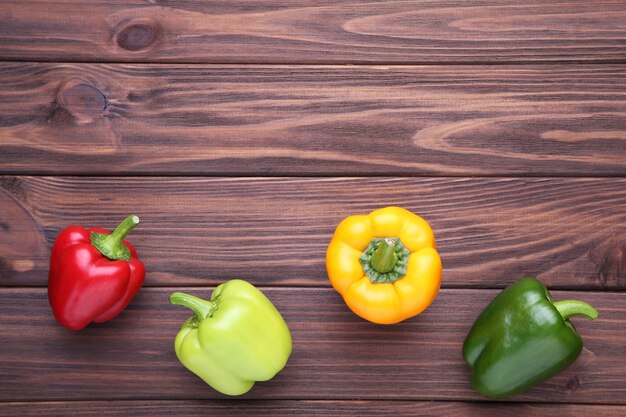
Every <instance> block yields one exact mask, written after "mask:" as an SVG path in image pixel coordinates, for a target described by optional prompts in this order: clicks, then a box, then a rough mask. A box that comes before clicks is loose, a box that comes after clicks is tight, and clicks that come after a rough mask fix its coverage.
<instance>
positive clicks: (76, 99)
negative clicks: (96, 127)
mask: <svg viewBox="0 0 626 417" xmlns="http://www.w3.org/2000/svg"><path fill="white" fill-rule="evenodd" d="M57 104H58V105H59V106H60V107H62V108H63V109H65V110H66V111H67V112H68V113H70V114H71V115H72V116H74V117H75V118H77V119H79V120H82V121H92V120H93V119H95V118H97V117H101V116H102V115H103V114H104V112H105V111H106V109H107V105H108V104H107V98H106V96H105V95H104V94H103V93H102V92H101V91H100V90H99V89H98V88H96V87H94V86H93V85H91V84H89V83H87V82H85V81H82V80H75V79H72V80H68V81H66V82H64V83H63V84H62V85H61V87H60V88H59V91H58V93H57Z"/></svg>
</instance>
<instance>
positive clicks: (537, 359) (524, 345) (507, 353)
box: [463, 278, 598, 397]
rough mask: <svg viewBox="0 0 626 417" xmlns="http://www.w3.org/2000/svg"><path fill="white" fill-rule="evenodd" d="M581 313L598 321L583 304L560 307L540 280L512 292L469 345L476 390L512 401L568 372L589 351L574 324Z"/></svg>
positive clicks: (466, 353)
mask: <svg viewBox="0 0 626 417" xmlns="http://www.w3.org/2000/svg"><path fill="white" fill-rule="evenodd" d="M576 314H579V315H583V316H586V317H588V318H590V319H595V318H596V317H597V316H598V312H597V311H596V310H595V309H594V308H593V307H591V306H590V305H589V304H587V303H584V302H582V301H576V300H564V301H558V302H554V301H553V300H552V296H551V294H550V292H549V291H548V290H547V288H546V287H545V286H544V285H543V284H542V283H541V282H539V281H538V280H536V279H535V278H524V279H522V280H519V281H517V282H516V283H514V284H512V285H510V286H509V287H507V288H506V289H505V290H504V291H502V292H501V293H500V294H498V295H497V296H496V297H495V298H494V299H493V301H492V302H491V303H490V304H489V305H488V306H487V308H485V310H484V311H483V312H482V313H481V314H480V316H479V317H478V319H476V322H475V323H474V325H473V326H472V328H471V330H470V332H469V334H468V336H467V338H466V339H465V343H464V344H463V358H464V359H465V362H466V363H467V364H468V365H469V367H470V368H471V370H472V376H471V381H470V383H471V385H472V387H473V388H474V389H475V390H476V391H478V392H479V393H481V394H483V395H485V396H488V397H508V396H511V395H514V394H518V393H520V392H523V391H526V390H527V389H529V388H530V387H532V386H533V385H536V384H538V383H540V382H542V381H545V380H546V379H548V378H550V377H552V376H553V375H556V374H557V373H559V372H561V371H562V370H564V369H565V368H567V367H568V366H569V365H570V364H571V363H572V362H574V361H575V360H576V358H577V357H578V355H579V354H580V352H581V350H582V346H583V342H582V339H581V337H580V335H579V334H578V332H576V330H575V329H574V326H572V324H571V323H570V322H569V320H568V318H569V317H570V316H572V315H576Z"/></svg>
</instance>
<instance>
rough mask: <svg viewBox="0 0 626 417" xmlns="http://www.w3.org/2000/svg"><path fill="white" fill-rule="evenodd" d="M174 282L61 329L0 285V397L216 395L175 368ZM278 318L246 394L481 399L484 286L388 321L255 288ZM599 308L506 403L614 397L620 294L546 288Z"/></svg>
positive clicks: (321, 291)
mask: <svg viewBox="0 0 626 417" xmlns="http://www.w3.org/2000/svg"><path fill="white" fill-rule="evenodd" d="M174 290H184V291H190V292H191V293H193V294H195V295H198V296H201V297H205V298H206V297H209V294H210V291H209V290H208V289H205V288H202V289H201V288H195V289H190V288H176V289H174V288H146V289H143V290H142V291H141V292H140V293H139V294H138V296H137V297H136V298H135V300H133V302H132V303H131V305H130V306H129V309H128V310H127V311H125V312H124V313H122V314H121V315H120V316H118V317H117V318H116V319H115V320H113V321H111V322H108V323H106V324H103V325H98V326H92V327H89V328H87V329H85V330H84V331H81V332H71V331H68V330H66V329H64V328H62V327H61V326H59V325H57V324H56V323H55V322H54V318H53V317H52V314H51V312H50V309H49V306H48V300H47V296H46V290H45V289H43V288H21V289H15V288H0V312H1V314H0V352H2V355H0V375H2V378H0V401H27V400H28V401H30V400H38V401H43V400H97V399H103V400H104V399H106V400H112V399H143V400H157V399H162V400H167V399H172V400H182V399H206V398H223V397H221V396H220V395H218V394H217V393H216V392H214V391H213V390H211V389H210V388H208V387H207V386H206V385H205V384H204V382H202V381H201V380H200V379H198V378H197V377H195V376H194V375H193V374H190V373H189V372H188V371H186V370H185V369H184V368H183V367H182V365H180V363H178V360H177V359H176V356H175V354H174V349H173V341H174V337H175V335H176V333H177V331H178V329H179V328H180V326H181V324H182V322H183V321H184V320H185V319H186V318H187V317H188V316H189V315H190V314H189V312H188V311H185V309H183V308H180V307H175V306H171V305H169V304H168V301H167V299H168V294H169V293H170V292H171V291H174ZM263 290H264V292H265V293H266V294H267V296H268V297H269V298H270V300H272V302H274V303H275V305H276V306H277V308H278V309H279V311H281V313H282V314H283V316H284V317H285V320H286V321H287V323H288V325H289V326H290V329H291V332H292V336H293V340H294V351H293V354H292V357H291V358H290V360H289V362H288V364H287V367H286V368H285V369H284V370H283V372H281V373H280V374H279V375H278V376H277V377H276V378H275V379H273V380H272V381H270V382H266V383H259V384H257V385H256V386H255V387H254V388H253V390H252V391H250V392H249V393H248V394H246V395H244V396H243V398H250V399H335V400H341V399H404V400H407V399H416V400H422V399H424V400H482V399H483V398H482V397H481V396H479V395H478V394H476V393H474V392H473V390H472V389H471V388H470V387H469V385H468V378H469V371H468V370H467V369H466V366H465V364H464V363H463V360H462V358H461V352H460V351H461V345H462V342H463V339H464V337H465V335H466V333H467V331H468V330H469V327H470V326H471V323H472V322H473V320H474V319H475V317H476V316H477V315H478V313H479V312H480V311H481V310H482V308H484V307H485V305H486V304H487V303H488V302H489V300H491V298H493V297H494V296H495V294H496V293H497V291H496V290H443V291H442V292H441V293H440V295H439V297H438V298H437V299H436V300H435V302H434V303H433V305H432V306H431V307H430V308H429V310H428V311H427V312H425V313H424V314H423V315H420V316H419V317H418V318H415V319H411V320H408V321H406V322H404V323H401V324H398V325H394V326H380V325H374V324H372V323H368V322H365V321H363V320H361V319H360V318H358V317H357V316H355V315H354V314H352V313H351V312H350V311H349V310H348V309H347V307H346V306H345V304H344V303H343V300H341V297H340V296H339V295H338V294H336V293H335V292H334V291H333V290H331V289H325V288H298V289H296V288H264V289H263ZM554 295H555V298H556V299H559V300H560V299H572V298H574V299H582V300H585V301H587V302H589V303H591V304H592V305H594V306H595V307H596V308H597V309H598V310H599V311H600V318H599V319H598V320H596V321H593V322H591V321H586V320H582V319H581V320H579V319H576V320H574V322H575V325H576V326H577V329H578V330H579V331H580V333H581V334H582V336H583V337H584V340H585V348H584V350H583V353H582V354H581V356H580V357H579V359H578V360H577V361H576V363H575V364H573V365H572V366H571V367H570V368H569V369H568V370H567V371H565V372H563V373H562V374H560V375H558V376H556V377H554V378H553V379H551V380H550V381H548V382H546V383H544V384H542V385H541V386H537V387H535V388H533V389H532V390H531V391H528V392H527V393H526V394H523V395H519V396H517V397H514V398H513V400H515V401H538V402H579V403H610V404H622V405H624V404H625V403H626V354H625V353H626V350H625V349H626V348H625V346H626V293H599V292H586V293H581V292H558V291H555V292H554Z"/></svg>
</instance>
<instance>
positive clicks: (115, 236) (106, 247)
mask: <svg viewBox="0 0 626 417" xmlns="http://www.w3.org/2000/svg"><path fill="white" fill-rule="evenodd" d="M138 224H139V217H137V216H135V215H134V214H133V215H131V216H128V217H127V218H125V219H124V221H122V223H120V225H119V226H117V227H116V228H115V230H114V231H113V233H111V234H106V233H98V232H91V244H92V245H93V246H95V248H96V249H98V250H99V251H100V253H101V254H102V255H104V256H105V257H107V258H108V259H110V260H112V261H117V260H120V259H121V260H124V261H126V262H128V261H130V257H131V255H130V250H129V249H128V248H127V247H126V245H125V244H124V243H123V240H124V239H125V238H126V236H128V234H129V233H130V232H131V231H132V230H133V229H134V228H135V227H137V225H138Z"/></svg>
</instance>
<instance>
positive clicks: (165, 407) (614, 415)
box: [0, 400, 626, 417]
mask: <svg viewBox="0 0 626 417" xmlns="http://www.w3.org/2000/svg"><path fill="white" fill-rule="evenodd" d="M624 414H626V407H625V406H619V405H617V406H615V405H581V404H514V405H513V404H493V403H479V402H465V403H463V402H442V401H437V402H430V401H429V402H423V401H280V402H277V401H260V400H236V401H223V400H195V401H116V402H113V403H112V402H108V401H81V402H37V403H32V402H29V403H1V404H0V416H1V417H15V416H20V417H74V416H81V417H84V416H98V417H127V416H128V417H170V416H186V417H205V416H225V417H227V416H237V417H240V416H243V415H246V416H250V415H252V416H258V415H263V416H296V415H297V416H304V417H306V416H320V417H333V416H334V417H345V416H359V417H362V416H365V417H367V416H371V417H405V416H406V417H409V416H417V415H419V416H422V417H501V416H503V415H513V416H517V415H523V416H525V417H554V416H562V417H588V416H592V415H595V416H602V417H623V416H624Z"/></svg>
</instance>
